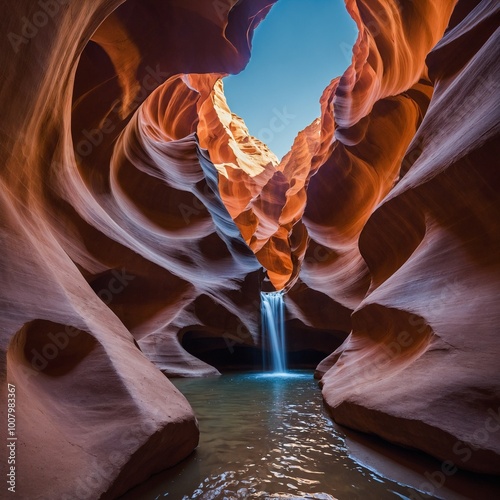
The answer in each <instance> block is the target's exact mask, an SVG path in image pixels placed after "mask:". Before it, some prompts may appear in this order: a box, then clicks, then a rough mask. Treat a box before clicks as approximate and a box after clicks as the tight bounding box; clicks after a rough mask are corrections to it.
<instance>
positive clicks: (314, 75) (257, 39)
mask: <svg viewBox="0 0 500 500" xmlns="http://www.w3.org/2000/svg"><path fill="white" fill-rule="evenodd" d="M356 36H357V30H356V25H355V23H354V21H353V20H352V19H351V17H350V16H349V14H348V13H347V11H346V9H345V5H344V1H343V0H278V2H277V3H276V4H275V5H274V6H273V8H272V9H271V11H270V12H269V14H268V15H267V17H266V18H265V19H264V21H262V22H261V24H260V25H259V26H258V27H257V29H256V30H255V33H254V37H253V48H252V57H251V59H250V62H249V63H248V66H247V67H246V68H245V70H243V71H242V72H241V73H240V74H239V75H231V76H229V77H227V78H225V79H224V88H225V94H226V98H227V101H228V103H229V107H230V108H231V111H233V112H234V113H236V114H237V115H239V116H241V117H242V118H243V119H244V120H245V123H246V124H247V126H248V128H249V130H250V133H251V134H252V135H254V136H256V137H258V138H259V139H261V140H262V141H264V142H265V143H266V144H267V145H268V146H269V147H270V148H271V150H272V151H273V152H274V153H275V154H276V155H277V156H278V158H282V157H283V156H284V155H285V154H286V153H287V152H288V151H289V149H290V147H291V145H292V143H293V140H294V138H295V136H296V135H297V133H298V132H299V131H300V130H302V129H303V128H304V127H306V126H307V125H309V124H310V123H311V122H312V121H313V120H314V119H316V118H318V117H319V114H320V108H319V98H320V96H321V93H322V92H323V90H324V88H325V87H326V86H327V85H328V84H329V83H330V81H331V80H332V79H333V78H335V77H336V76H340V75H341V74H342V73H343V72H344V71H345V69H346V68H347V66H348V65H349V64H350V59H351V50H352V45H353V44H354V42H355V40H356Z"/></svg>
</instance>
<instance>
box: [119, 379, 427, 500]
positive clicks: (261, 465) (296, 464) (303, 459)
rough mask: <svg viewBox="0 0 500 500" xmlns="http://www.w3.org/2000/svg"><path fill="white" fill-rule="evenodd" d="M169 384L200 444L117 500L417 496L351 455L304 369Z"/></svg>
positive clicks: (384, 497) (339, 499) (396, 497)
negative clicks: (195, 423) (194, 422)
mask: <svg viewBox="0 0 500 500" xmlns="http://www.w3.org/2000/svg"><path fill="white" fill-rule="evenodd" d="M173 382H174V384H175V385H176V386H177V387H178V388H179V390H180V391H182V392H183V393H184V395H185V396H186V397H187V399H188V400H189V402H190V403H191V405H192V407H193V408H194V411H195V413H196V415H197V417H198V420H199V424H200V431H201V437H200V445H199V447H198V448H197V450H196V451H195V452H194V453H193V454H192V455H191V456H190V457H189V458H188V459H187V460H185V461H184V462H182V463H181V464H179V465H177V466H176V467H174V468H173V469H170V470H169V471H167V472H165V473H163V474H160V475H158V476H155V477H154V478H152V479H150V480H149V481H147V482H146V483H144V484H142V485H140V486H138V487H137V488H135V489H134V490H132V491H131V492H129V493H128V494H127V495H125V496H124V497H122V498H123V500H132V499H134V500H135V499H141V500H142V499H144V500H149V499H151V500H157V499H158V500H159V499H167V500H191V499H199V500H216V499H221V500H222V499H227V500H233V499H238V500H239V499H242V500H246V499H268V498H287V499H290V498H296V499H297V498H301V499H302V498H303V499H332V498H336V499H338V500H350V499H363V500H365V499H368V500H369V499H374V500H375V499H376V500H379V499H384V500H385V499H392V498H394V499H401V498H403V499H404V498H410V495H411V493H412V492H414V491H415V490H413V489H412V488H410V487H408V486H405V485H402V484H398V483H396V482H393V481H391V480H389V479H386V478H384V477H382V476H380V475H378V474H377V473H375V472H373V471H371V470H369V469H367V468H365V467H363V466H362V465H360V464H359V463H357V462H355V461H354V460H353V459H351V458H350V457H349V455H348V450H347V446H346V444H345V440H344V438H343V436H342V435H341V434H339V432H337V431H336V430H335V428H334V426H333V424H332V423H331V421H330V419H329V418H328V416H327V415H326V413H325V411H324V409H323V402H322V398H321V392H320V391H319V389H318V386H317V381H315V380H314V379H313V375H312V372H310V371H307V372H304V371H300V372H292V373H291V374H290V375H289V376H273V375H265V374H255V373H251V374H249V373H246V374H231V375H223V376H221V377H215V378H205V379H176V380H174V381H173ZM416 498H421V499H428V498H433V497H430V496H427V495H425V494H423V493H418V496H416Z"/></svg>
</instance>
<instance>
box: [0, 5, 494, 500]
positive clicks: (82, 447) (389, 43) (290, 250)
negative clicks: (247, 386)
mask: <svg viewBox="0 0 500 500" xmlns="http://www.w3.org/2000/svg"><path fill="white" fill-rule="evenodd" d="M48 3H50V5H51V6H52V10H50V11H47V12H48V13H47V14H46V17H47V24H46V25H44V26H41V27H37V26H34V27H33V28H30V27H29V26H28V27H27V26H25V25H26V23H33V22H35V19H38V20H39V19H41V17H40V16H42V15H44V14H43V12H46V11H43V10H41V7H40V4H38V3H34V2H29V1H27V0H22V1H19V2H15V3H10V4H8V5H7V4H5V5H4V16H3V18H2V32H3V33H5V34H6V36H4V37H2V41H1V44H2V45H1V51H0V64H1V67H2V68H3V71H4V76H3V80H2V86H1V89H0V102H1V103H2V121H3V122H2V128H1V131H0V140H1V146H2V151H3V157H2V158H3V163H2V177H1V183H2V189H1V190H0V213H1V214H2V217H1V224H2V225H1V230H0V236H1V242H2V253H1V256H0V272H1V275H0V279H1V280H2V283H3V285H4V286H3V287H2V289H1V291H0V308H1V311H0V314H1V320H2V321H1V323H0V339H1V348H2V358H1V363H2V365H1V366H2V377H3V378H4V379H5V378H6V379H7V381H8V382H9V383H11V384H15V386H16V391H17V429H18V431H19V436H18V438H19V440H18V465H19V470H20V471H23V477H22V478H21V476H19V482H18V492H19V493H20V495H21V496H24V497H26V498H56V497H61V496H64V495H69V496H70V497H75V496H78V495H80V496H81V495H88V496H89V497H95V498H99V497H100V496H101V495H104V496H107V497H114V496H117V495H119V494H120V493H122V492H124V491H126V490H127V489H128V488H130V487H131V486H133V485H134V484H137V483H138V482H140V481H142V480H144V479H146V478H147V477H148V476H149V475H151V474H152V473H154V472H155V471H158V470H161V469H163V468H166V467H168V466H171V465H173V464H175V463H177V462H178V461H180V460H181V459H183V458H184V457H186V456H187V455H188V454H189V453H190V452H191V451H192V450H193V449H194V447H195V446H196V444H197V440H198V429H197V425H196V420H195V417H194V415H193V413H192V410H191V409H190V407H189V405H188V403H187V402H186V401H185V399H184V398H183V397H182V396H181V395H180V394H179V393H178V391H176V390H175V389H174V387H173V386H172V385H171V384H170V382H169V381H168V379H167V378H166V377H165V376H164V374H167V375H172V376H207V375H216V374H218V373H219V372H218V370H217V369H216V368H215V367H214V366H213V365H214V364H216V363H212V364H210V363H208V362H204V361H202V360H201V359H199V358H204V359H210V360H211V359H214V360H216V359H217V360H219V361H220V359H221V358H226V359H225V360H226V361H227V360H228V359H229V360H231V359H236V357H233V358H231V356H233V355H234V356H236V354H234V353H235V352H236V351H238V349H240V351H238V352H239V353H240V354H241V352H246V353H249V352H251V349H254V350H255V351H258V349H259V346H260V331H259V330H260V329H259V317H258V310H259V292H260V290H261V289H267V290H272V289H285V290H286V291H287V294H286V304H287V311H288V324H289V328H290V332H291V333H290V350H291V351H292V353H293V352H295V353H300V352H303V351H304V352H305V351H307V350H308V349H309V350H311V349H313V350H316V351H318V352H321V351H324V353H325V354H326V353H329V352H331V351H332V350H334V349H335V345H339V344H340V343H341V342H342V341H343V340H344V339H345V338H346V337H347V334H348V333H349V332H351V334H350V335H349V337H348V338H347V340H345V342H344V344H343V345H342V346H341V347H340V348H339V349H337V350H336V351H335V352H333V353H332V354H331V355H330V356H329V357H328V358H326V359H325V360H324V361H323V362H322V363H321V364H320V366H318V369H317V374H318V376H322V385H323V394H324V397H325V401H326V404H327V406H328V408H329V409H330V411H331V414H332V415H333V417H334V418H335V419H336V420H337V421H338V422H340V423H342V424H345V425H348V426H350V427H353V428H356V429H360V430H363V431H366V432H370V433H374V434H378V435H379V436H382V437H384V438H386V439H388V440H390V441H393V442H396V443H400V444H403V445H405V446H409V447H414V448H418V449H421V450H424V451H426V452H428V453H430V454H432V455H434V456H436V457H438V458H440V459H449V460H452V461H453V462H454V463H456V464H457V465H459V466H460V467H463V468H466V469H471V470H475V471H482V472H494V473H500V465H499V452H500V442H499V437H498V436H499V434H498V433H496V434H495V433H493V432H491V431H488V429H491V428H492V427H491V426H490V420H489V419H494V420H493V421H492V422H493V423H496V422H497V420H498V419H496V420H495V418H496V417H495V416H496V415H498V412H499V408H500V395H499V387H500V383H499V382H500V380H499V377H500V373H499V370H498V353H499V352H500V346H499V345H498V343H499V342H500V341H499V340H498V335H496V333H497V331H498V325H499V323H500V317H499V313H498V307H497V304H496V302H497V300H496V299H497V297H498V295H499V292H500V290H499V288H500V285H499V267H500V265H499V261H498V255H497V254H498V252H497V249H498V244H499V234H500V228H499V227H498V224H499V223H498V216H497V214H498V212H499V208H500V207H499V197H498V191H499V186H498V182H499V178H498V174H497V172H496V170H495V166H496V162H497V158H498V148H497V149H495V146H496V144H497V143H496V142H495V141H497V140H498V122H499V119H498V107H495V103H496V99H497V97H496V96H497V95H498V87H499V82H498V64H499V63H498V61H499V60H500V58H499V55H498V47H499V43H498V28H497V27H498V18H499V12H498V11H499V8H498V6H497V5H496V3H495V2H493V1H482V2H477V1H465V0H462V1H461V2H460V3H459V4H458V7H457V8H456V9H455V10H454V8H455V3H456V2H455V1H454V0H447V1H442V0H440V1H438V0H421V1H419V2H396V1H390V0H384V1H377V2H375V1H374V2H370V1H368V0H357V1H354V0H347V1H346V6H347V8H348V10H349V12H350V13H351V15H352V17H353V18H354V20H355V21H356V23H357V25H358V29H359V36H358V39H357V41H356V44H355V46H354V49H353V61H352V64H351V65H350V66H349V68H348V69H347V70H346V72H345V73H344V75H341V76H339V77H337V76H338V75H332V82H331V84H330V85H329V86H328V87H327V88H326V89H325V91H324V93H323V95H322V96H321V98H320V96H318V98H320V102H321V116H320V117H318V119H317V120H316V121H314V122H313V123H312V124H311V125H310V126H309V127H307V128H306V129H305V130H304V131H302V132H301V133H300V134H299V135H298V136H297V138H296V140H295V143H294V145H293V147H292V149H291V151H290V152H289V153H288V154H287V155H286V156H285V157H284V158H283V160H282V161H281V162H279V161H278V159H277V158H276V156H275V155H274V154H273V153H272V151H270V150H269V149H268V147H267V146H266V145H265V144H262V143H261V142H260V141H258V140H257V139H255V138H253V137H251V136H250V135H249V134H248V130H247V128H246V126H245V123H244V120H243V119H242V118H240V117H238V116H236V115H234V114H232V113H231V111H230V109H229V108H228V106H227V103H226V101H225V98H224V93H223V84H222V80H221V79H222V78H223V77H224V76H225V75H227V74H230V73H237V72H239V71H241V70H242V69H243V68H244V66H245V65H246V63H247V61H248V58H249V56H250V48H251V47H250V40H251V36H252V32H253V29H254V28H255V26H256V25H257V24H258V23H259V21H260V20H261V19H262V18H263V17H264V16H265V15H266V13H267V11H268V10H269V8H271V6H272V4H273V3H274V2H273V1H272V0H268V1H264V0H259V1H255V0H246V1H240V2H237V1H236V0H227V1H224V2H205V1H202V0H190V1H185V0H183V1H180V0H169V1H162V2H160V1H158V0H147V1H144V0H141V1H139V0H136V1H135V0H128V1H127V2H125V3H123V2H120V1H114V2H113V1H104V0H102V1H96V2H92V3H89V2H87V3H82V4H77V3H76V2H71V3H68V2H57V1H54V2H52V3H51V2H48ZM40 12H42V14H40ZM450 19H451V21H450ZM37 22H38V23H39V21H37ZM39 24H40V23H39ZM448 25H449V28H448V30H447V31H446V29H447V27H448ZM445 31H446V34H445ZM443 34H445V35H444V38H443ZM436 44H437V45H436ZM188 345H189V346H191V347H192V351H195V352H196V354H197V356H195V355H193V354H190V353H188V352H187V350H186V349H185V348H184V347H183V346H188ZM244 349H247V351H243V350H244ZM141 351H142V352H141ZM214 353H215V354H214ZM198 356H199V357H198ZM6 361H7V363H6ZM236 364H237V363H236ZM160 370H161V371H160ZM162 372H163V374H162ZM4 387H5V384H4ZM2 394H5V392H3V393H2ZM2 397H3V396H2ZM5 408H6V405H2V411H4V409H5ZM492 425H493V424H492ZM483 431H484V432H483ZM485 432H488V433H489V434H488V436H487V439H485V437H484V435H485ZM2 466H3V462H2ZM27 471H29V473H28V472H27ZM2 473H3V470H2ZM47 478H51V479H50V480H47ZM77 488H81V490H80V489H78V491H77Z"/></svg>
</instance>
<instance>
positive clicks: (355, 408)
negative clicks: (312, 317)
mask: <svg viewBox="0 0 500 500" xmlns="http://www.w3.org/2000/svg"><path fill="white" fill-rule="evenodd" d="M476 3H478V5H477V6H476V7H475V8H471V9H470V12H467V9H465V8H464V9H462V10H459V11H457V12H456V14H455V16H454V18H453V19H452V23H451V25H450V27H449V29H448V31H447V33H446V35H445V36H444V37H443V39H442V40H441V41H440V42H439V43H438V44H437V46H436V47H435V48H434V49H433V51H432V52H431V53H430V55H429V57H428V58H427V60H426V62H427V65H428V67H429V77H430V80H431V81H432V83H433V85H434V95H433V97H432V100H431V102H430V106H429V109H428V111H427V114H426V116H425V118H424V120H423V122H422V124H421V126H420V128H419V129H418V131H417V133H416V135H415V136H414V138H413V140H412V143H411V144H410V146H409V148H408V153H407V155H406V157H405V159H404V160H403V163H402V168H401V172H400V180H399V182H398V183H397V184H396V186H395V187H394V188H393V189H392V190H391V191H390V192H389V194H388V195H387V196H386V197H385V199H384V200H383V201H382V203H380V204H379V206H378V207H377V209H376V210H375V211H374V213H373V214H371V216H370V217H369V218H368V220H367V222H366V224H365V225H364V227H363V230H362V232H361V236H360V238H359V249H360V252H361V255H362V257H363V260H364V262H366V265H367V267H368V269H369V272H370V278H371V285H370V289H369V291H368V293H367V295H366V297H365V298H364V299H363V301H362V302H361V304H360V305H359V306H358V307H357V309H356V310H355V312H354V314H353V330H352V333H351V335H350V337H349V338H348V340H347V341H346V342H345V343H344V345H343V346H341V347H340V348H339V349H338V350H337V352H335V353H334V354H332V356H331V357H330V359H329V360H326V361H325V362H324V363H323V366H322V367H320V371H321V372H324V371H325V370H327V369H328V368H329V367H330V366H332V365H333V366H332V367H331V368H330V369H329V370H328V371H327V372H326V374H325V375H324V376H323V378H322V384H323V394H324V396H325V400H326V403H327V405H328V406H329V408H330V410H331V413H332V415H333V417H334V418H335V420H337V421H338V422H340V423H344V424H346V425H349V426H350V427H354V428H357V429H360V430H363V431H366V432H370V433H375V434H377V435H379V436H382V437H384V438H385V439H388V440H390V441H393V442H396V443H400V444H403V445H405V446H410V447H413V448H418V449H421V450H424V451H426V452H428V453H430V454H432V455H434V456H436V457H438V458H439V459H442V460H450V461H452V462H453V463H454V464H456V465H457V466H459V467H462V468H466V469H469V470H475V471H480V472H488V473H494V474H499V473H500V456H499V455H500V434H499V433H498V432H496V431H495V429H497V428H498V425H497V424H498V420H499V411H500V371H499V369H498V352H499V350H500V340H499V338H498V335H497V333H498V324H499V322H500V311H499V309H498V307H497V306H498V304H497V302H498V296H499V293H500V280H499V277H500V274H499V271H500V266H499V263H498V255H497V254H498V251H497V250H498V245H499V243H500V241H499V235H500V226H499V222H498V217H497V215H496V214H498V213H499V209H500V202H499V197H498V189H499V187H500V186H499V176H498V172H497V168H496V163H497V158H498V143H497V140H498V130H499V113H498V106H497V107H496V109H495V102H496V100H497V97H498V90H499V86H500V84H499V81H498V72H499V66H500V63H499V61H500V58H499V50H498V49H499V46H500V45H499V32H498V21H499V17H500V9H499V7H498V5H497V4H495V3H494V2H489V1H484V2H480V3H479V2H476ZM461 17H463V19H461Z"/></svg>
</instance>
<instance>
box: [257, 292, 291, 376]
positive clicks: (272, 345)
mask: <svg viewBox="0 0 500 500" xmlns="http://www.w3.org/2000/svg"><path fill="white" fill-rule="evenodd" d="M260 300H261V302H260V303H261V307H260V312H261V320H262V344H263V351H262V352H263V356H264V370H266V371H271V372H273V373H276V374H278V373H281V374H284V373H286V368H287V366H286V344H285V301H284V293H283V292H261V293H260Z"/></svg>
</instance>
